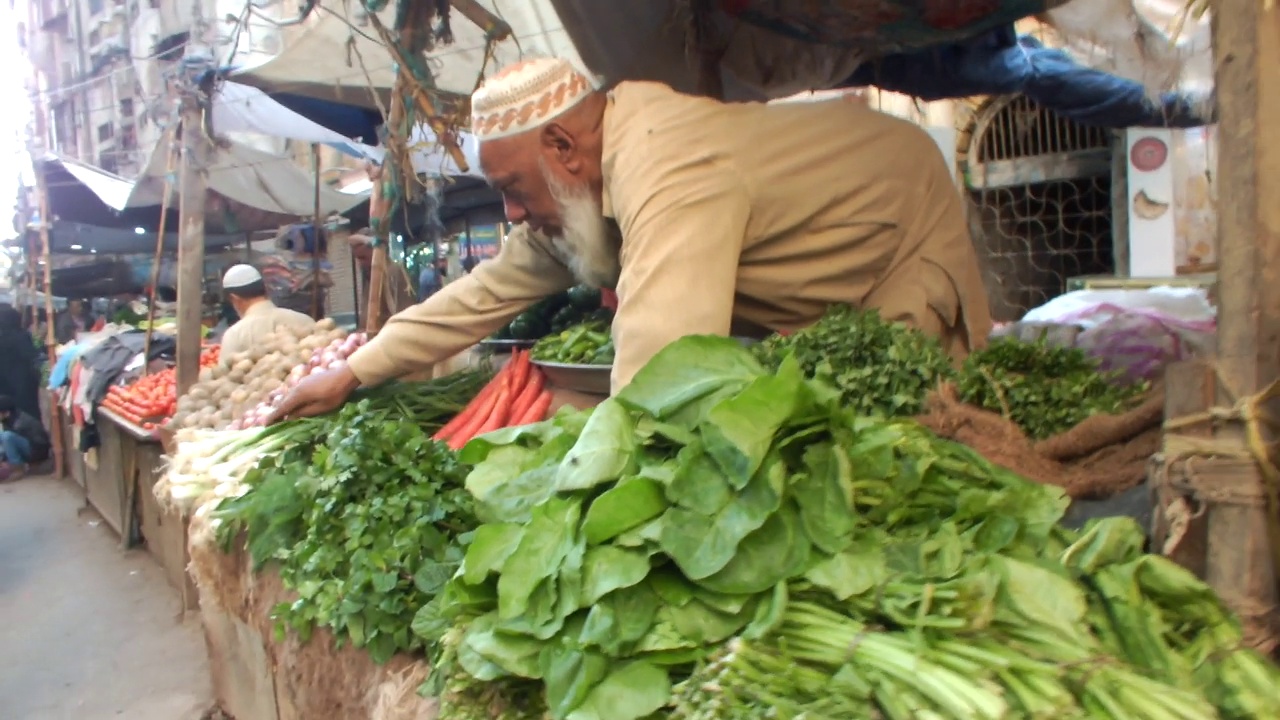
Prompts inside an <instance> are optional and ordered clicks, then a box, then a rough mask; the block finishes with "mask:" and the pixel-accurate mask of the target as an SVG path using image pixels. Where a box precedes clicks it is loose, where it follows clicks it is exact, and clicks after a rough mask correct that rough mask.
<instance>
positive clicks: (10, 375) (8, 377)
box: [0, 305, 40, 418]
mask: <svg viewBox="0 0 1280 720" xmlns="http://www.w3.org/2000/svg"><path fill="white" fill-rule="evenodd" d="M0 395H7V396H8V397H11V398H13V402H14V404H15V405H17V407H18V409H19V410H21V411H22V412H25V413H27V414H28V415H31V416H32V417H36V418H38V417H40V359H39V354H38V352H37V351H36V346H35V342H34V341H33V340H32V339H31V333H29V332H27V331H26V330H25V329H23V327H22V314H21V313H19V312H18V311H17V310H15V309H14V308H13V306H12V305H0Z"/></svg>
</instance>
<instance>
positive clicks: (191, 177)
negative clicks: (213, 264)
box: [177, 89, 209, 397]
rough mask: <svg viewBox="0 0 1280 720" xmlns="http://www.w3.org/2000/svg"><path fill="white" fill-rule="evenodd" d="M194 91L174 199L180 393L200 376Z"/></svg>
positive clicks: (199, 141) (200, 199)
mask: <svg viewBox="0 0 1280 720" xmlns="http://www.w3.org/2000/svg"><path fill="white" fill-rule="evenodd" d="M197 92H198V91H196V90H194V89H192V90H190V91H189V92H188V94H187V95H186V97H184V98H183V100H182V180H181V185H180V188H181V190H180V194H179V200H178V216H179V221H178V226H179V235H178V351H177V362H178V368H177V375H178V378H177V380H178V396H179V397H181V396H182V395H184V394H185V393H186V392H187V390H189V389H190V388H191V386H192V385H195V384H196V380H197V379H198V378H199V376H200V345H201V341H202V340H203V335H204V333H203V324H202V322H201V320H202V317H203V314H204V212H205V195H206V193H207V191H208V178H207V177H206V176H205V169H206V168H207V166H208V157H209V141H208V139H207V138H205V134H204V112H203V109H202V107H201V102H200V97H199V96H198V94H197Z"/></svg>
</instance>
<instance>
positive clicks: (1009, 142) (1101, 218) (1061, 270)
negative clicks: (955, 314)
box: [965, 96, 1115, 321]
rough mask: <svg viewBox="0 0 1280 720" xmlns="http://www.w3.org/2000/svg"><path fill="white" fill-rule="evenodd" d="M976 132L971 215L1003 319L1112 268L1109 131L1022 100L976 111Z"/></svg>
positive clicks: (994, 308)
mask: <svg viewBox="0 0 1280 720" xmlns="http://www.w3.org/2000/svg"><path fill="white" fill-rule="evenodd" d="M971 137H972V138H973V140H972V142H971V144H970V148H969V152H968V162H967V164H966V170H965V184H966V187H967V193H966V194H967V196H968V201H969V210H970V212H969V220H970V225H971V229H972V232H973V239H974V243H975V246H976V248H977V251H978V257H979V262H980V263H981V265H982V269H983V275H984V279H985V280H986V284H987V293H988V296H989V298H990V302H991V312H992V315H993V317H994V318H995V319H996V320H998V321H1009V320H1017V319H1019V318H1020V317H1021V316H1022V315H1023V314H1024V313H1025V312H1026V311H1027V310H1030V309H1031V308H1034V307H1036V306H1038V305H1042V304H1044V303H1045V302H1047V301H1048V300H1050V299H1052V298H1053V297H1056V296H1057V295H1059V294H1061V293H1062V292H1064V291H1065V290H1066V284H1067V279H1068V278H1071V277H1076V276H1080V275H1094V274H1109V273H1112V272H1114V270H1115V261H1114V258H1113V245H1112V226H1111V220H1112V215H1111V155H1112V140H1111V135H1110V132H1109V131H1107V130H1105V129H1102V128H1093V127H1087V126H1083V125H1079V124H1077V123H1075V122H1072V121H1071V120H1068V119H1066V118H1063V117H1059V116H1058V115H1056V114H1055V113H1053V112H1051V111H1049V110H1046V109H1044V108H1041V107H1040V106H1038V105H1036V104H1035V103H1034V102H1032V101H1031V100H1028V99H1027V98H1025V97H1022V96H1015V97H1003V98H996V99H994V100H992V101H990V102H989V103H987V105H986V107H985V108H983V109H981V110H979V111H978V112H977V113H976V114H975V119H974V124H973V127H972V133H971Z"/></svg>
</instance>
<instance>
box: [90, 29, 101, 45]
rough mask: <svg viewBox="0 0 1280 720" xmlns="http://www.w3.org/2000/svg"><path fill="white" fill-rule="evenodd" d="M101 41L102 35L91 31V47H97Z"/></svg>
mask: <svg viewBox="0 0 1280 720" xmlns="http://www.w3.org/2000/svg"><path fill="white" fill-rule="evenodd" d="M101 40H102V33H100V32H98V31H97V30H90V31H89V47H95V46H97V44H98V42H99V41H101Z"/></svg>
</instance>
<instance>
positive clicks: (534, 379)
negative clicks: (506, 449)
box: [508, 368, 546, 424]
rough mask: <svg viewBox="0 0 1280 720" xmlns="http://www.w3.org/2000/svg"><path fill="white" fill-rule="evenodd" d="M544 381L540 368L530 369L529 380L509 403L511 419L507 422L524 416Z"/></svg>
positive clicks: (540, 391)
mask: <svg viewBox="0 0 1280 720" xmlns="http://www.w3.org/2000/svg"><path fill="white" fill-rule="evenodd" d="M545 382H546V376H545V375H543V374H542V371H541V370H539V369H538V368H531V369H530V371H529V382H528V383H527V384H526V385H525V386H524V390H522V391H520V394H519V395H517V396H516V399H515V401H514V402H512V403H511V420H510V421H509V422H508V424H513V423H514V421H516V420H518V419H520V418H521V417H524V414H525V413H526V412H528V411H529V407H530V406H531V405H533V403H534V402H535V401H536V400H537V399H538V396H539V395H541V394H542V387H543V385H544V384H545Z"/></svg>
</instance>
